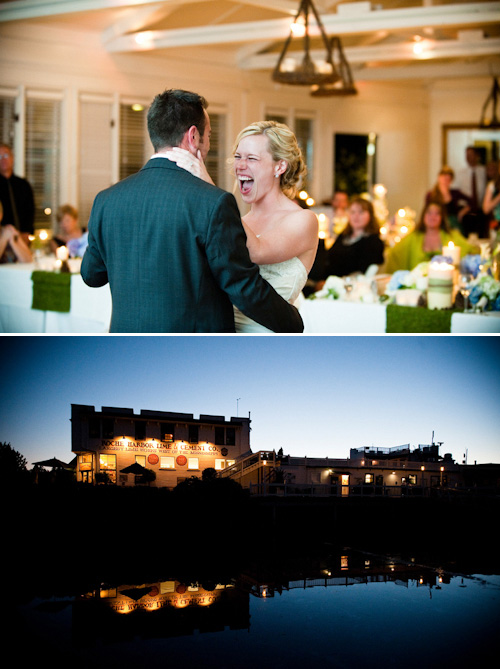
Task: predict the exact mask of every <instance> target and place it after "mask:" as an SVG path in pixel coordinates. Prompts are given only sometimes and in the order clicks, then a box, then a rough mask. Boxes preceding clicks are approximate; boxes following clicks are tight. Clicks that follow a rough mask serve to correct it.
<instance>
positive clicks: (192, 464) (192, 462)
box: [188, 458, 200, 469]
mask: <svg viewBox="0 0 500 669" xmlns="http://www.w3.org/2000/svg"><path fill="white" fill-rule="evenodd" d="M199 468H200V466H199V462H198V458H188V469H199Z"/></svg>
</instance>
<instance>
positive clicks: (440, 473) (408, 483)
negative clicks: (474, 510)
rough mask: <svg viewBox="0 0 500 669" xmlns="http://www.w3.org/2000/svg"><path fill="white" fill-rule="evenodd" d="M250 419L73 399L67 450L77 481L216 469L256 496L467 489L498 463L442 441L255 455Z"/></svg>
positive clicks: (157, 480)
mask: <svg viewBox="0 0 500 669" xmlns="http://www.w3.org/2000/svg"><path fill="white" fill-rule="evenodd" d="M250 422H251V421H250V417H248V418H243V417H234V416H233V417H231V418H229V419H226V418H225V417H224V416H214V415H206V414H200V417H199V418H195V417H194V416H193V414H188V413H175V412H170V411H152V410H145V409H142V410H141V411H140V413H138V414H135V413H134V410H133V409H129V408H118V407H102V409H101V411H96V409H95V408H94V407H93V406H87V405H80V404H72V405H71V425H72V428H71V429H72V450H73V452H74V453H75V454H76V456H77V458H76V460H77V465H76V477H77V481H78V482H81V483H108V484H109V483H110V484H114V485H117V486H134V485H140V484H148V485H151V486H154V487H160V488H171V489H172V488H174V487H175V486H176V485H177V484H178V483H181V482H182V481H184V480H186V479H188V478H191V477H193V476H194V477H198V478H201V477H202V475H203V472H204V470H206V469H208V468H210V469H214V470H215V471H216V472H217V473H218V475H219V476H221V477H224V478H225V477H230V478H232V479H233V480H235V481H237V482H238V483H239V484H241V486H242V487H243V488H246V489H248V490H249V491H250V493H251V494H253V495H269V494H278V495H314V496H320V495H336V496H342V497H346V496H349V495H353V494H355V495H359V494H361V495H384V496H386V495H389V496H402V495H406V494H412V493H414V492H415V493H416V492H419V493H422V492H423V493H425V494H427V493H429V492H430V491H433V490H436V489H441V490H460V489H462V490H463V489H464V488H465V487H477V486H482V487H486V486H488V487H498V484H499V473H500V472H499V470H500V467H499V466H497V465H484V466H481V465H479V466H477V465H473V466H468V465H466V464H458V463H456V462H455V461H454V460H453V458H452V456H451V454H449V453H445V454H444V455H443V456H441V455H440V453H439V449H440V447H441V446H442V442H439V443H434V436H433V439H432V444H429V445H423V444H419V445H418V447H415V448H411V447H410V444H404V445H402V446H396V447H393V448H374V447H369V446H366V447H361V448H354V449H351V450H350V454H349V456H350V457H348V458H328V457H326V458H314V457H305V456H304V457H296V456H291V455H284V454H283V452H282V450H281V449H280V450H279V451H278V452H276V451H275V450H269V451H258V452H255V453H253V452H252V450H251V446H250Z"/></svg>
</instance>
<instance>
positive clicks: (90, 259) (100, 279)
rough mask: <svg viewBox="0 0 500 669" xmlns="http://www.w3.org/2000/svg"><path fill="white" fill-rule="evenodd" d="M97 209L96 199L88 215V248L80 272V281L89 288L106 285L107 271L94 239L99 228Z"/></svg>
mask: <svg viewBox="0 0 500 669" xmlns="http://www.w3.org/2000/svg"><path fill="white" fill-rule="evenodd" d="M97 197H99V196H97ZM98 209H99V208H98V202H97V198H96V200H95V201H94V205H93V207H92V211H91V213H90V219H89V225H88V230H89V237H88V246H87V248H86V250H85V253H84V255H83V259H82V266H81V270H80V273H81V275H82V279H83V280H84V282H85V283H86V284H87V286H91V287H92V288H98V287H99V286H105V285H106V284H107V283H108V270H107V268H106V265H105V264H104V260H103V259H102V255H101V253H100V251H99V246H98V244H97V238H96V229H97V228H98V226H99V216H98V213H97V212H98Z"/></svg>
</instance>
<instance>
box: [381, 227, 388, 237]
mask: <svg viewBox="0 0 500 669" xmlns="http://www.w3.org/2000/svg"><path fill="white" fill-rule="evenodd" d="M380 232H381V234H382V235H385V234H387V228H386V227H385V225H383V226H382V227H381V228H380Z"/></svg>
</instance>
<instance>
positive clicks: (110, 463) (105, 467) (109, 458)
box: [99, 453, 116, 471]
mask: <svg viewBox="0 0 500 669" xmlns="http://www.w3.org/2000/svg"><path fill="white" fill-rule="evenodd" d="M99 469H100V470H101V471H109V470H116V455H106V454H104V453H101V454H100V455H99Z"/></svg>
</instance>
